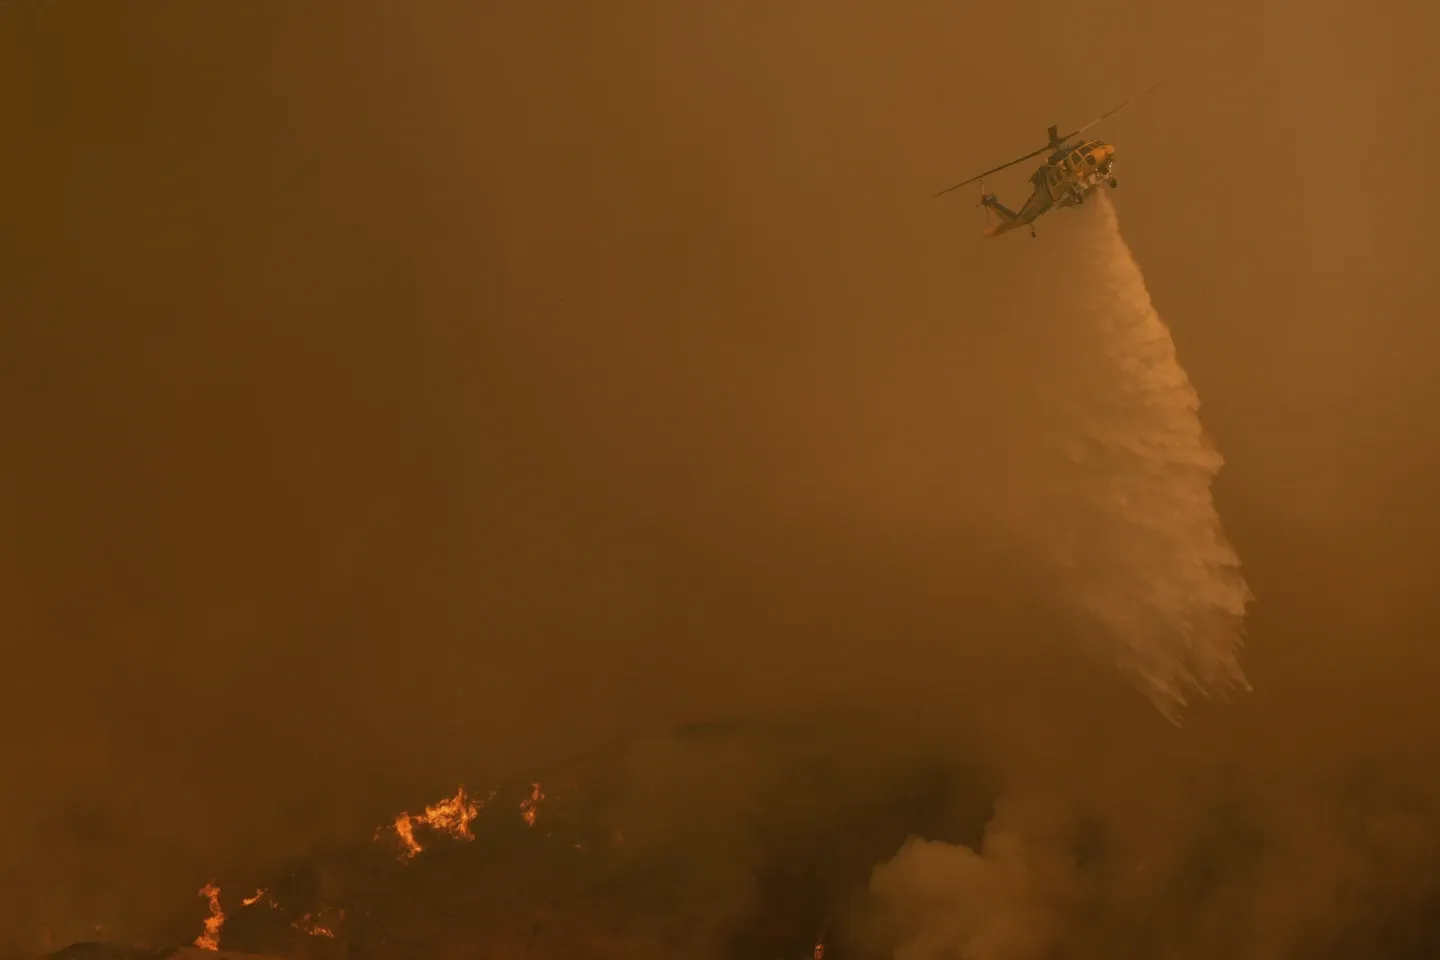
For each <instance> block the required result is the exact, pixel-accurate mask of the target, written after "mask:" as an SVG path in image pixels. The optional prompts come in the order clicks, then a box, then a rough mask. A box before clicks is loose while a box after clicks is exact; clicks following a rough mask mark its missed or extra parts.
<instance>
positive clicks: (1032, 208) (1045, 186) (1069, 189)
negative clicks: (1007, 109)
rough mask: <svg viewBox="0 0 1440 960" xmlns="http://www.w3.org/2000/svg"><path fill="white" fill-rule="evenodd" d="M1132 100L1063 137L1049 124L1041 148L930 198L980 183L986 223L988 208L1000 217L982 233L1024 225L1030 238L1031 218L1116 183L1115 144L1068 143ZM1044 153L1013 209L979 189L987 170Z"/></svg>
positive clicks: (994, 233)
mask: <svg viewBox="0 0 1440 960" xmlns="http://www.w3.org/2000/svg"><path fill="white" fill-rule="evenodd" d="M1155 86H1158V84H1156V85H1155ZM1155 86H1152V87H1150V88H1149V89H1147V90H1146V91H1145V93H1149V92H1150V91H1151V90H1154V89H1155ZM1140 96H1144V94H1143V93H1142V94H1141V95H1140ZM1135 99H1138V98H1135V97H1132V98H1131V99H1130V100H1126V101H1125V102H1124V103H1122V104H1120V105H1119V106H1116V107H1111V108H1110V109H1109V110H1107V111H1105V112H1104V113H1102V114H1100V116H1098V117H1096V118H1095V119H1094V120H1091V121H1090V122H1089V123H1087V124H1085V125H1084V126H1083V127H1080V128H1078V129H1076V130H1072V131H1071V132H1069V133H1067V134H1065V135H1064V136H1063V137H1062V136H1060V134H1059V131H1060V128H1059V127H1058V126H1051V127H1050V129H1049V131H1048V133H1049V142H1048V143H1046V144H1045V146H1043V147H1041V148H1040V149H1038V150H1032V151H1031V152H1029V153H1027V154H1025V156H1023V157H1017V158H1015V159H1014V160H1011V161H1009V162H1008V163H1002V164H1000V166H998V167H993V168H991V169H989V170H986V171H985V172H984V173H981V174H978V175H976V176H973V177H971V178H970V179H969V180H962V181H960V182H959V183H957V184H955V185H954V186H949V187H946V188H945V189H944V190H941V191H940V192H939V193H937V194H935V196H936V197H943V196H944V195H945V194H947V193H949V192H950V191H952V190H957V189H959V188H960V187H963V186H965V185H966V184H970V183H974V182H976V181H977V180H978V181H979V182H980V202H979V204H977V206H981V207H984V208H985V209H986V214H985V219H986V222H987V223H988V222H989V220H990V214H989V211H990V210H994V211H995V213H996V215H997V216H998V217H999V218H1000V222H999V223H996V224H993V225H991V226H989V227H987V228H986V230H985V236H987V237H998V236H999V235H1000V234H1002V233H1009V232H1010V231H1011V230H1015V229H1017V228H1019V227H1029V228H1030V236H1032V237H1033V236H1035V221H1036V220H1038V219H1039V218H1040V217H1042V216H1043V215H1045V214H1047V213H1049V212H1050V211H1051V210H1054V209H1057V208H1059V207H1074V206H1079V205H1080V204H1082V203H1084V202H1085V198H1086V197H1087V196H1089V195H1090V194H1091V193H1093V192H1094V191H1095V190H1096V189H1098V188H1099V186H1100V184H1102V183H1108V184H1109V185H1110V189H1112V190H1114V189H1115V188H1116V187H1117V186H1119V184H1118V183H1117V182H1116V180H1115V147H1114V145H1113V144H1110V143H1106V142H1105V141H1104V140H1084V141H1081V142H1079V143H1074V144H1072V143H1071V142H1070V141H1071V140H1073V139H1074V138H1075V137H1078V136H1080V134H1082V133H1084V132H1085V131H1086V130H1089V129H1090V128H1091V127H1093V126H1095V124H1097V123H1099V122H1100V121H1101V120H1104V119H1106V118H1107V117H1109V116H1111V115H1113V114H1114V113H1116V112H1117V111H1118V110H1120V109H1121V108H1123V107H1125V106H1128V105H1129V104H1130V103H1132V102H1133V101H1134V100H1135ZM1047 151H1048V152H1049V154H1050V156H1049V157H1047V158H1046V160H1045V163H1044V164H1042V165H1041V166H1040V167H1039V169H1037V170H1036V171H1035V173H1034V174H1032V175H1031V177H1030V184H1031V187H1032V189H1031V192H1030V197H1029V199H1027V200H1026V201H1025V203H1024V205H1023V206H1021V207H1020V209H1019V210H1011V209H1010V208H1009V207H1007V206H1005V205H1004V204H1003V203H1001V202H1000V200H999V198H997V197H996V196H995V194H993V193H986V192H985V178H986V177H988V176H990V174H992V173H998V172H1000V171H1001V170H1004V169H1006V168H1007V167H1013V166H1014V165H1015V164H1017V163H1024V162H1025V161H1026V160H1029V159H1031V158H1032V157H1038V156H1040V155H1041V154H1042V153H1046V152H1047Z"/></svg>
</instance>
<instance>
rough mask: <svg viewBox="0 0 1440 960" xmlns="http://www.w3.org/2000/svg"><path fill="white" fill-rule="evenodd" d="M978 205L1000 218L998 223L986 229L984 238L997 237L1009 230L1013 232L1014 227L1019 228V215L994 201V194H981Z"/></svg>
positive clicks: (996, 200)
mask: <svg viewBox="0 0 1440 960" xmlns="http://www.w3.org/2000/svg"><path fill="white" fill-rule="evenodd" d="M980 203H981V204H982V205H983V206H986V207H989V208H990V209H991V210H994V211H995V213H996V215H997V216H998V217H999V218H1000V222H999V223H997V224H995V225H994V226H992V227H990V228H988V229H987V230H986V231H985V236H987V237H998V236H999V235H1000V234H1002V233H1007V232H1009V231H1011V230H1014V229H1015V228H1016V227H1018V226H1021V223H1020V215H1019V214H1018V213H1016V212H1015V211H1014V210H1011V209H1010V208H1009V207H1007V206H1005V204H1003V203H1001V202H1000V201H999V200H998V199H996V197H995V194H993V193H986V194H982V195H981V196H980Z"/></svg>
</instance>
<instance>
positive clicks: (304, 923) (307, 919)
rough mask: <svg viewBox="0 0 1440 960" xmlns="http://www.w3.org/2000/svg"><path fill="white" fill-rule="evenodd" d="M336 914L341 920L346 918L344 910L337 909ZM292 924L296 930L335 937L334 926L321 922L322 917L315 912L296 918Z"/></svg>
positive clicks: (317, 935) (316, 935) (312, 934)
mask: <svg viewBox="0 0 1440 960" xmlns="http://www.w3.org/2000/svg"><path fill="white" fill-rule="evenodd" d="M336 915H337V918H338V919H340V920H344V919H345V911H344V910H337V911H336ZM290 926H292V927H294V928H295V929H296V930H300V931H302V932H304V933H308V934H309V935H310V936H312V937H328V938H330V939H331V940H334V939H335V930H334V928H333V927H330V926H328V925H327V924H323V923H321V922H320V918H319V917H318V916H315V915H314V914H310V913H307V914H305V916H303V917H301V918H300V919H299V920H296V921H295V922H294V923H292V924H290Z"/></svg>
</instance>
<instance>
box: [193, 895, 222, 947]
mask: <svg viewBox="0 0 1440 960" xmlns="http://www.w3.org/2000/svg"><path fill="white" fill-rule="evenodd" d="M196 896H198V897H205V898H206V899H208V900H209V901H210V916H208V917H206V918H205V932H204V933H202V934H200V936H198V937H196V938H195V941H194V942H195V946H197V947H199V948H200V949H201V950H219V949H220V928H221V927H223V926H225V911H224V910H222V909H220V888H219V887H217V886H215V881H213V880H212V881H210V882H209V883H207V884H205V886H203V887H201V888H200V890H199V892H198V893H196Z"/></svg>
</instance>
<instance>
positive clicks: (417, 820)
mask: <svg viewBox="0 0 1440 960" xmlns="http://www.w3.org/2000/svg"><path fill="white" fill-rule="evenodd" d="M480 806H481V805H480V804H478V803H476V802H475V801H474V800H473V799H472V798H470V797H467V796H466V795H465V788H464V787H463V786H462V787H460V789H458V790H456V791H455V796H453V797H450V798H449V799H447V800H441V801H440V802H439V803H436V804H434V805H432V806H428V807H426V808H425V812H424V813H423V814H414V813H402V814H400V815H399V816H398V817H396V818H395V822H394V824H392V826H393V827H394V830H395V836H397V837H399V838H400V846H401V848H402V849H401V851H400V859H401V860H409V859H411V858H413V857H414V856H415V855H416V854H418V853H419V852H420V851H421V850H422V849H424V848H423V847H421V846H420V841H418V840H416V839H415V827H416V826H419V825H421V824H423V825H425V826H427V827H429V828H430V829H431V830H438V831H441V832H442V833H448V834H450V835H451V836H452V837H455V838H456V839H458V840H474V839H475V835H474V834H473V833H471V832H470V821H471V820H474V819H475V818H476V817H477V816H478V815H479V813H480ZM382 829H383V828H382Z"/></svg>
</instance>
